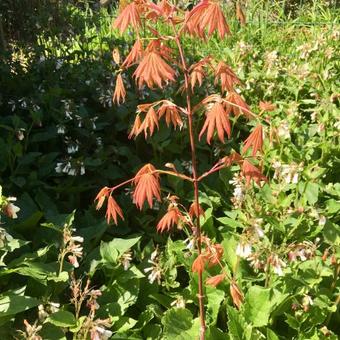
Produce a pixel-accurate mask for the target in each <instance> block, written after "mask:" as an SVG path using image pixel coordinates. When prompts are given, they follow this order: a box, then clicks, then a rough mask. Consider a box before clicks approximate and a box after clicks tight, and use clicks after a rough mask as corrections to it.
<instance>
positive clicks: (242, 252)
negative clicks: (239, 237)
mask: <svg viewBox="0 0 340 340" xmlns="http://www.w3.org/2000/svg"><path fill="white" fill-rule="evenodd" d="M251 252H252V250H251V245H250V244H248V243H239V244H238V245H237V247H236V255H237V256H239V257H242V258H244V259H245V258H247V257H248V256H249V255H250V254H251Z"/></svg>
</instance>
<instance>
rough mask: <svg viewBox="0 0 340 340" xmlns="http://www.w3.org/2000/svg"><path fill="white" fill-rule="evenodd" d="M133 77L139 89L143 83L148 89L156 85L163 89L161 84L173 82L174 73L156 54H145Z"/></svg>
mask: <svg viewBox="0 0 340 340" xmlns="http://www.w3.org/2000/svg"><path fill="white" fill-rule="evenodd" d="M133 76H134V77H135V78H136V81H137V83H138V86H139V88H141V87H142V86H143V84H144V83H145V84H146V85H147V86H148V87H149V88H153V86H154V85H157V86H158V87H159V88H163V82H167V81H174V80H175V71H174V70H173V69H172V68H171V67H170V66H169V65H168V64H167V63H166V62H165V61H164V60H163V59H162V57H161V56H160V55H159V53H158V52H155V51H150V52H147V53H145V55H144V57H143V59H142V60H141V62H140V64H139V65H138V67H137V69H136V71H135V72H134V74H133Z"/></svg>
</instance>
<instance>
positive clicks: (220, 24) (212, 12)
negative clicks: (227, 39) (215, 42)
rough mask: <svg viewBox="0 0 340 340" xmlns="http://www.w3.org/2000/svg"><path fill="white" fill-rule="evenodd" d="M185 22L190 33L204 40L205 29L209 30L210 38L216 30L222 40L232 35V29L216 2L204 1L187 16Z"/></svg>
mask: <svg viewBox="0 0 340 340" xmlns="http://www.w3.org/2000/svg"><path fill="white" fill-rule="evenodd" d="M185 22H186V28H187V30H188V32H189V33H190V34H192V35H195V34H196V35H198V36H199V37H201V38H204V30H205V29H207V31H208V32H207V33H208V35H209V36H210V35H212V34H213V32H214V31H216V30H217V31H218V33H219V36H220V37H221V38H224V36H225V35H227V34H230V29H229V26H228V24H227V21H226V19H225V17H224V14H223V12H222V10H221V7H220V5H219V4H218V3H216V2H214V1H209V0H202V1H201V2H199V3H198V4H197V5H196V6H195V7H194V8H193V9H192V10H191V11H190V12H189V13H188V14H186V18H185Z"/></svg>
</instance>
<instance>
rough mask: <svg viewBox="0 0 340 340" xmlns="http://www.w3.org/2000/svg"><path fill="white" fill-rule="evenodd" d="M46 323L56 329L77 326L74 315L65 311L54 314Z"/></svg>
mask: <svg viewBox="0 0 340 340" xmlns="http://www.w3.org/2000/svg"><path fill="white" fill-rule="evenodd" d="M46 322H50V323H51V324H53V325H55V326H58V327H75V326H76V325H77V322H76V318H75V317H74V315H73V314H72V313H70V312H68V311H66V310H59V311H58V312H56V313H53V314H51V315H50V316H49V317H48V318H47V319H46Z"/></svg>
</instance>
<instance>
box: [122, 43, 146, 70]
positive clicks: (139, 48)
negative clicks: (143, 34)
mask: <svg viewBox="0 0 340 340" xmlns="http://www.w3.org/2000/svg"><path fill="white" fill-rule="evenodd" d="M142 55H143V45H142V42H141V41H140V39H137V40H136V41H135V43H134V44H133V46H132V48H131V50H130V52H129V54H128V55H127V57H126V58H125V60H124V62H123V64H122V68H127V67H130V66H131V65H133V64H135V63H137V62H139V60H140V59H141V58H142Z"/></svg>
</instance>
